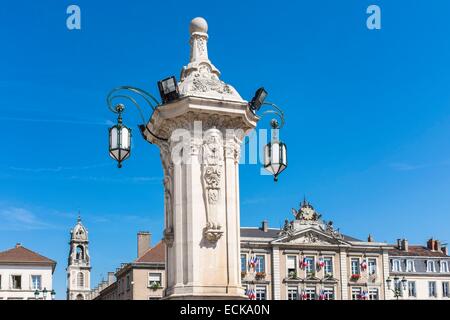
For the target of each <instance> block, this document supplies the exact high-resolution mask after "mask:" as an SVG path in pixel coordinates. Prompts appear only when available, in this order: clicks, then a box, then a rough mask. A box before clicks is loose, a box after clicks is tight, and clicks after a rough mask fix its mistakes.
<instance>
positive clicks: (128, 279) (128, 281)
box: [127, 274, 131, 290]
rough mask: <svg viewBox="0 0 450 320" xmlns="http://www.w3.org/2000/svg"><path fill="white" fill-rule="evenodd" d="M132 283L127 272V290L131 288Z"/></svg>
mask: <svg viewBox="0 0 450 320" xmlns="http://www.w3.org/2000/svg"><path fill="white" fill-rule="evenodd" d="M130 285H131V281H130V275H129V274H127V290H130Z"/></svg>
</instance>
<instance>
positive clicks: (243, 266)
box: [241, 254, 247, 272]
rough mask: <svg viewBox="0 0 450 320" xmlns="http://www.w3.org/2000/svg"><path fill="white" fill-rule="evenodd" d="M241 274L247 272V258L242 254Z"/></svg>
mask: <svg viewBox="0 0 450 320" xmlns="http://www.w3.org/2000/svg"><path fill="white" fill-rule="evenodd" d="M241 272H247V256H246V255H245V254H241Z"/></svg>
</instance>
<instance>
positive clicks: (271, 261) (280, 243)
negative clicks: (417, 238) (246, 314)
mask: <svg viewBox="0 0 450 320" xmlns="http://www.w3.org/2000/svg"><path fill="white" fill-rule="evenodd" d="M293 214H294V216H295V218H294V220H292V221H288V220H286V221H285V225H284V227H283V229H282V230H281V231H280V230H279V229H270V228H269V227H268V225H267V222H263V224H262V226H261V227H260V228H241V264H240V265H241V278H242V285H243V286H244V287H245V288H246V291H247V294H248V295H249V296H250V297H252V298H256V299H274V300H305V299H307V300H316V299H321V300H334V299H338V300H348V299H352V300H359V299H373V300H378V299H388V298H389V294H388V292H386V291H385V290H384V282H385V280H386V279H387V277H388V276H389V268H388V266H389V258H388V250H389V249H390V248H392V247H391V246H389V245H388V244H386V243H381V242H374V241H373V239H371V237H370V238H369V239H368V241H362V240H358V239H355V238H352V237H350V236H347V235H344V234H342V233H340V232H339V230H338V229H335V228H334V227H333V223H332V222H325V221H323V220H322V219H321V215H320V214H318V213H317V212H316V211H315V210H314V208H313V206H312V205H311V204H310V203H308V202H307V201H306V200H304V201H303V203H301V206H300V208H299V210H295V209H293Z"/></svg>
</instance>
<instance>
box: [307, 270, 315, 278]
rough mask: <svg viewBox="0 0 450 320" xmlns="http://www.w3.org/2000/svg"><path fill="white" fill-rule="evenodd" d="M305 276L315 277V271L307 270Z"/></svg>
mask: <svg viewBox="0 0 450 320" xmlns="http://www.w3.org/2000/svg"><path fill="white" fill-rule="evenodd" d="M306 277H307V278H315V277H316V273H315V272H314V271H311V272H307V273H306Z"/></svg>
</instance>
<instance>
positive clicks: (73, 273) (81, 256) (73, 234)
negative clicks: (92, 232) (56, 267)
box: [66, 216, 91, 300]
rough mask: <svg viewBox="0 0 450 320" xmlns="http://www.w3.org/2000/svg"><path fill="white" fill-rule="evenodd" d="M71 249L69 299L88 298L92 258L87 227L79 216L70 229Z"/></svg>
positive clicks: (68, 283) (68, 278) (68, 272)
mask: <svg viewBox="0 0 450 320" xmlns="http://www.w3.org/2000/svg"><path fill="white" fill-rule="evenodd" d="M69 245H70V251H69V259H68V265H67V269H66V270H67V300H88V299H89V295H90V291H91V288H90V275H91V259H90V256H89V248H88V245H89V239H88V231H87V229H86V227H85V226H84V225H83V224H82V223H81V218H80V216H78V220H77V224H76V225H75V227H74V228H73V229H72V230H71V231H70V242H69Z"/></svg>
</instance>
